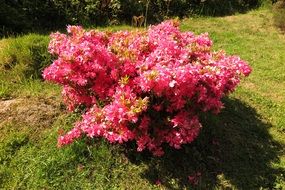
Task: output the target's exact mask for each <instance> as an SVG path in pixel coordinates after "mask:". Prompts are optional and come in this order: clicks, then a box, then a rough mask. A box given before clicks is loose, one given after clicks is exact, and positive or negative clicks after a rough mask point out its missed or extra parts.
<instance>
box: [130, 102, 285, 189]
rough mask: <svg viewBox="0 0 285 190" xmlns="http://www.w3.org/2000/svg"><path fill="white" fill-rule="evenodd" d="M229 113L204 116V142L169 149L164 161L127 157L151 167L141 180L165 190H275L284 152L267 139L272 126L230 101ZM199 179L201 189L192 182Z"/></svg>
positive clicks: (202, 138)
mask: <svg viewBox="0 0 285 190" xmlns="http://www.w3.org/2000/svg"><path fill="white" fill-rule="evenodd" d="M225 107H226V108H225V109H224V110H223V111H222V113H220V114H219V115H217V116H212V115H207V116H204V118H203V121H202V123H203V126H204V128H203V129H202V131H201V133H200V135H199V137H198V138H197V139H196V140H195V142H193V143H192V144H190V145H187V146H184V148H183V149H182V150H173V149H168V150H167V151H166V154H165V155H164V156H163V157H162V158H153V157H149V156H147V155H141V156H139V158H138V157H137V156H135V153H134V154H132V153H128V154H127V156H128V157H129V159H130V160H131V161H133V162H134V163H138V164H139V163H140V162H143V163H144V164H147V165H148V170H147V171H146V172H145V173H144V174H143V176H142V177H144V178H146V179H148V180H149V181H151V182H152V183H156V181H157V180H159V181H160V182H161V186H163V187H165V188H166V189H184V188H186V189H193V188H194V189H213V188H219V189H236V188H237V189H260V188H261V187H263V188H269V189H273V186H274V182H275V181H276V176H281V174H282V172H283V173H284V170H283V171H281V169H275V168H273V167H272V165H271V163H272V162H275V161H278V153H279V152H280V151H281V149H282V147H281V145H280V144H278V143H277V142H274V140H273V139H272V137H271V135H270V134H269V133H268V128H269V127H271V126H270V125H269V124H267V123H264V122H263V121H262V120H261V118H260V116H259V115H258V114H257V113H256V111H255V110H254V109H253V108H251V107H248V106H247V105H246V104H244V103H242V102H240V101H239V100H237V99H225ZM199 173H201V175H200V176H199ZM195 175H196V177H194V178H196V179H197V184H194V183H195V180H192V184H191V182H190V181H191V180H189V178H188V176H195Z"/></svg>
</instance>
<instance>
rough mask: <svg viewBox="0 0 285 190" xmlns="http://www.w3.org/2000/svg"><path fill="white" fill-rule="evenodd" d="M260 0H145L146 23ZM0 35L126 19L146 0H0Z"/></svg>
mask: <svg viewBox="0 0 285 190" xmlns="http://www.w3.org/2000/svg"><path fill="white" fill-rule="evenodd" d="M261 1H262V0H203V1H200V0H154V1H149V6H148V7H149V9H148V16H147V17H148V18H147V20H148V21H149V22H148V23H156V22H160V21H162V20H163V19H165V18H169V17H176V16H178V17H183V16H188V15H190V14H199V15H200V14H203V15H213V16H220V15H226V14H233V13H235V12H244V11H247V10H249V9H252V8H255V7H258V6H259V5H260V4H261ZM0 3H1V7H0V23H1V25H2V26H3V27H1V28H0V36H5V35H9V34H17V33H26V32H29V31H30V32H31V31H40V32H45V31H46V30H48V31H50V30H55V29H62V28H63V27H65V26H66V25H67V24H80V25H83V26H98V25H106V24H111V25H115V24H119V23H130V22H131V18H132V16H134V15H137V16H138V15H142V14H143V15H145V14H146V4H147V1H146V0H141V1H137V0H103V1H101V0H81V1H79V0H65V1H61V0H47V1H41V0H12V1H7V0H0Z"/></svg>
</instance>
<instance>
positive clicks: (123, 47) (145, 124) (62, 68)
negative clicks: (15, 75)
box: [43, 20, 251, 156]
mask: <svg viewBox="0 0 285 190" xmlns="http://www.w3.org/2000/svg"><path fill="white" fill-rule="evenodd" d="M67 32H68V34H62V33H58V32H57V33H53V34H51V41H50V44H49V52H50V53H51V54H53V55H54V56H55V57H56V59H55V60H54V62H53V63H52V64H51V65H50V66H49V67H47V68H46V69H45V70H44V72H43V77H44V79H46V80H48V81H52V82H54V83H57V84H59V85H61V86H62V87H63V90H62V95H63V99H64V102H65V104H66V105H67V107H68V109H69V110H70V111H73V110H74V109H76V108H77V107H78V106H84V107H85V108H86V109H85V112H84V113H83V115H82V119H81V120H80V121H78V122H77V123H75V125H74V128H73V129H71V130H70V131H69V132H67V133H66V134H64V135H61V136H60V137H59V138H58V145H59V146H63V145H67V144H70V143H72V142H73V141H74V140H76V139H78V138H80V137H83V136H87V137H89V138H96V137H103V138H105V139H107V140H108V141H109V142H111V143H116V142H117V143H124V142H127V141H135V142H136V144H137V150H138V151H143V150H145V149H148V150H149V151H151V152H152V153H153V154H154V155H156V156H161V155H163V153H164V151H163V146H164V145H167V144H168V145H169V146H171V147H174V148H176V149H179V148H181V145H183V144H187V143H191V142H192V141H193V140H194V139H195V138H196V137H197V135H198V134H199V131H200V129H201V127H202V126H201V124H200V122H199V117H198V116H199V114H200V113H202V112H209V111H210V112H213V113H218V112H219V111H220V110H221V108H222V107H223V103H222V102H221V99H222V97H224V96H225V95H227V94H228V93H230V92H232V91H233V90H234V89H235V87H236V86H237V84H238V83H239V82H240V79H241V78H242V77H243V76H248V75H249V74H250V72H251V68H250V67H249V65H248V64H247V63H246V62H245V61H243V60H241V59H240V58H239V57H237V56H228V55H226V54H225V52H224V51H222V50H221V51H212V50H211V48H212V41H211V39H210V38H209V37H208V34H207V33H206V34H200V35H195V34H194V33H192V32H181V31H180V29H179V22H178V21H175V20H168V21H165V22H162V23H161V24H158V25H155V26H150V27H149V28H148V29H147V30H135V31H118V32H107V31H106V32H102V31H97V30H89V31H86V30H84V29H83V28H82V27H80V26H68V27H67Z"/></svg>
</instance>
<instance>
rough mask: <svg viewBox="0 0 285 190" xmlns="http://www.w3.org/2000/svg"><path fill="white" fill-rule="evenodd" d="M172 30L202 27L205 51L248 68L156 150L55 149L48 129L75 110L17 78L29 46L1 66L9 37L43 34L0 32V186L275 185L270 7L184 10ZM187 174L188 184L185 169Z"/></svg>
mask: <svg viewBox="0 0 285 190" xmlns="http://www.w3.org/2000/svg"><path fill="white" fill-rule="evenodd" d="M126 28H129V27H126ZM181 28H182V29H183V30H185V31H186V30H191V31H193V32H195V33H204V32H208V33H209V34H210V37H211V38H212V39H213V41H214V49H217V50H218V49H225V50H226V52H227V53H228V54H236V55H239V56H241V58H242V59H244V60H247V61H248V62H249V64H250V65H251V66H252V68H253V72H252V74H251V75H250V77H248V78H246V79H244V80H243V82H242V83H241V85H240V86H239V87H238V89H237V90H236V91H235V92H234V93H233V94H232V95H230V96H229V97H226V98H224V103H225V108H224V109H223V111H222V112H221V113H220V114H219V115H211V114H209V115H204V116H202V123H203V126H204V127H203V129H202V131H201V133H200V135H199V137H198V138H197V139H196V140H195V141H194V142H193V143H192V144H190V145H187V146H183V149H181V150H173V149H169V150H167V151H166V154H165V155H164V156H163V157H161V158H156V157H152V156H151V155H150V154H149V153H147V152H144V153H137V152H136V149H135V146H134V145H133V144H132V143H130V144H126V145H123V146H119V145H110V144H109V143H107V142H106V141H104V140H100V139H93V140H90V139H83V140H81V141H78V142H76V143H74V144H72V145H70V146H68V147H65V148H61V149H58V148H57V147H56V143H57V136H58V129H60V128H64V129H69V128H71V127H72V124H73V123H74V122H75V121H76V120H77V119H78V118H79V114H77V113H67V112H66V111H65V108H64V106H63V105H62V104H61V103H60V102H61V98H60V88H59V87H58V86H55V85H53V84H48V83H45V82H42V81H41V80H40V79H33V78H25V77H26V75H25V73H27V72H28V71H29V68H26V67H25V65H24V64H20V62H29V63H32V61H33V60H30V59H29V57H30V56H29V53H30V50H31V49H29V50H25V51H24V50H23V51H21V54H23V55H21V58H17V56H18V55H14V58H13V59H14V60H16V61H11V63H12V66H11V65H8V66H7V65H6V67H13V68H16V69H12V70H9V68H8V69H7V68H6V69H5V68H4V66H3V64H2V63H3V62H5V61H7V60H4V59H6V58H7V56H4V53H3V52H4V51H5V52H6V50H7V47H8V45H7V44H9V43H10V42H11V41H13V40H14V41H17V40H18V41H17V43H16V44H18V45H15V47H14V49H13V48H11V49H10V50H9V51H11V52H17V50H19V49H21V43H27V44H28V43H29V42H30V41H31V39H30V38H37V39H43V40H47V37H46V36H36V37H35V36H34V37H33V36H32V37H31V36H26V37H22V38H21V39H3V40H1V41H0V51H2V55H1V52H0V69H1V72H0V98H1V101H0V189H245V190H247V189H248V190H254V189H285V176H284V175H285V117H284V116H285V35H282V34H281V32H279V31H278V29H276V28H275V27H274V26H273V20H272V13H271V11H270V10H268V9H261V10H255V11H251V12H249V13H246V14H240V15H235V16H227V17H219V18H189V19H185V20H183V21H182V23H181ZM115 29H116V28H115ZM119 29H124V27H120V28H119ZM21 40H22V41H21ZM38 41H41V40H38ZM36 42H37V41H36ZM31 47H34V46H31ZM7 51H8V50H7ZM25 52H26V53H27V54H24V53H25ZM31 52H34V51H32V50H31ZM36 53H40V54H41V55H42V54H44V52H36ZM1 56H2V57H1ZM24 58H25V59H24ZM7 59H8V58H7ZM1 62H2V63H1ZM18 62H19V64H18ZM1 64H2V67H1ZM15 65H16V66H15ZM17 65H18V66H17ZM21 65H22V66H21ZM30 65H32V64H30ZM32 66H33V65H32ZM36 69H41V68H36ZM20 72H21V74H19V73H20ZM23 73H24V74H23ZM197 173H200V174H201V175H199V176H197V179H198V183H197V184H192V183H191V182H190V181H189V180H188V176H193V175H195V174H197ZM158 181H159V184H158Z"/></svg>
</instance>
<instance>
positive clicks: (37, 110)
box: [0, 98, 60, 128]
mask: <svg viewBox="0 0 285 190" xmlns="http://www.w3.org/2000/svg"><path fill="white" fill-rule="evenodd" d="M58 102H59V101H56V100H55V99H53V98H48V99H42V98H18V99H12V100H1V101H0V128H1V127H2V126H4V125H6V124H8V123H14V124H17V125H18V124H19V125H26V126H33V127H34V126H35V127H38V128H46V127H49V126H51V125H52V123H53V122H54V121H55V119H56V118H57V116H58V115H59V113H60V103H58Z"/></svg>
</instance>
